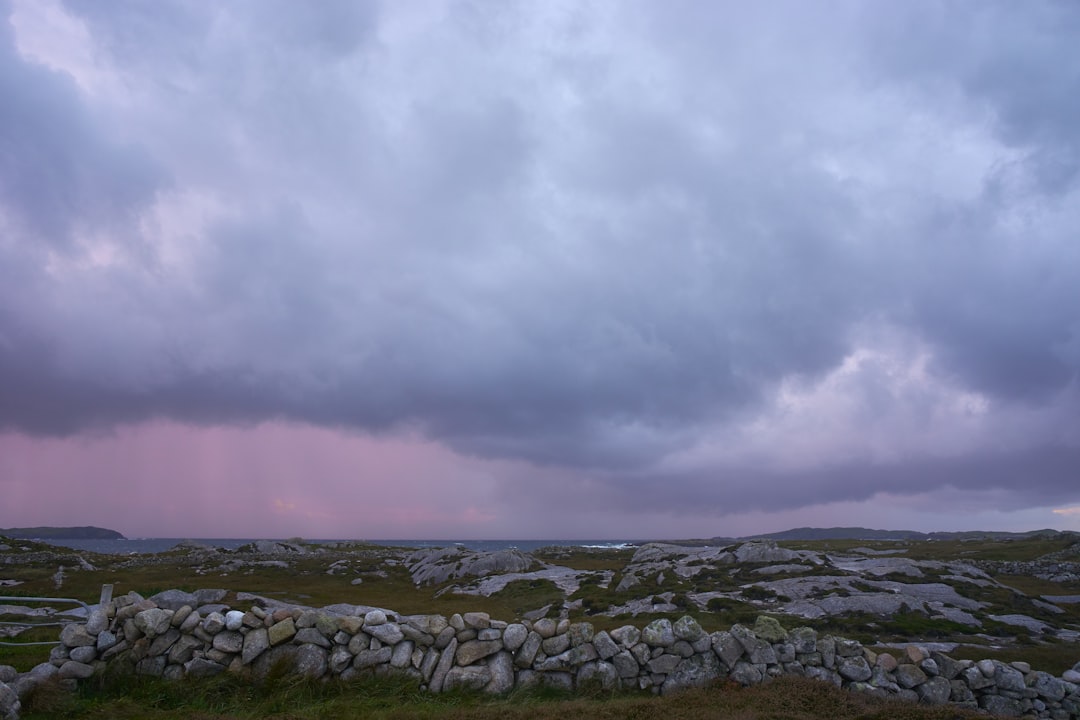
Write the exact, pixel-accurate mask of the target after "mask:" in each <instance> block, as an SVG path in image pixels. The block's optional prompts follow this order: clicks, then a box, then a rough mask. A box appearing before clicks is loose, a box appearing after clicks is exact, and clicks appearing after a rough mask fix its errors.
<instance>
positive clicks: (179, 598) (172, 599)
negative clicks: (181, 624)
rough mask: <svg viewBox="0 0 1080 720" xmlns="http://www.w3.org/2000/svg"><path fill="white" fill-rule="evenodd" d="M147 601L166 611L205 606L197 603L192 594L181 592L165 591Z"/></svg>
mask: <svg viewBox="0 0 1080 720" xmlns="http://www.w3.org/2000/svg"><path fill="white" fill-rule="evenodd" d="M149 600H151V601H152V602H153V603H154V604H155V605H157V606H158V607H159V608H164V609H166V610H179V609H180V608H182V607H184V606H185V605H187V606H189V607H190V606H193V605H203V604H205V603H201V602H199V601H198V600H197V599H196V598H195V595H194V594H193V593H189V592H184V591H183V590H165V591H163V592H159V593H158V594H157V595H151V596H150V598H149ZM215 602H216V601H215Z"/></svg>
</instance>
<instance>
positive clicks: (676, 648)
mask: <svg viewBox="0 0 1080 720" xmlns="http://www.w3.org/2000/svg"><path fill="white" fill-rule="evenodd" d="M667 652H669V653H671V654H672V655H678V656H679V657H684V658H688V657H690V656H691V655H693V654H694V648H693V646H692V645H691V644H690V643H688V642H686V641H685V640H676V641H675V644H674V645H672V646H671V647H669V648H668V649H667Z"/></svg>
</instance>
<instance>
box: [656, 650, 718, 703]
mask: <svg viewBox="0 0 1080 720" xmlns="http://www.w3.org/2000/svg"><path fill="white" fill-rule="evenodd" d="M718 677H720V661H719V660H718V659H717V658H716V655H715V654H714V653H708V654H703V655H694V656H693V657H690V658H686V659H684V660H683V661H681V662H680V663H679V664H678V665H677V666H676V667H675V669H674V670H673V671H672V672H671V674H670V675H668V677H667V679H666V680H664V684H663V685H662V686H661V688H660V692H661V693H663V694H665V695H666V694H668V693H670V692H673V691H676V690H683V689H685V688H688V687H701V686H703V685H707V684H708V683H710V682H712V681H713V680H715V679H716V678H718Z"/></svg>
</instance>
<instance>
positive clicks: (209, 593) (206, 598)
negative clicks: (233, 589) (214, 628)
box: [191, 588, 229, 607]
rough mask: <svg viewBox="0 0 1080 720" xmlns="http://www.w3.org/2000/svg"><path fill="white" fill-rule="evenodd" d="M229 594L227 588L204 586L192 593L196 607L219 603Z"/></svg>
mask: <svg viewBox="0 0 1080 720" xmlns="http://www.w3.org/2000/svg"><path fill="white" fill-rule="evenodd" d="M228 594H229V593H228V591H227V590H223V589H221V588H203V589H201V590H196V591H195V592H193V593H192V596H193V599H194V602H193V603H191V604H192V605H194V606H195V607H199V606H201V605H211V604H213V603H219V602H221V601H222V600H224V599H225V596H226V595H228Z"/></svg>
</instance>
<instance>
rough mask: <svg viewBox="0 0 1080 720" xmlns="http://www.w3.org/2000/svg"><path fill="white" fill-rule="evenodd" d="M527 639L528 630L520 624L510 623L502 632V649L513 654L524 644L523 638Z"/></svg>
mask: <svg viewBox="0 0 1080 720" xmlns="http://www.w3.org/2000/svg"><path fill="white" fill-rule="evenodd" d="M527 637H529V630H528V629H527V628H526V627H525V626H524V625H522V624H521V623H511V624H509V625H507V626H506V629H505V630H503V647H505V648H506V649H507V650H509V651H510V652H514V651H515V650H517V649H518V648H519V647H521V646H522V645H524V644H525V638H527Z"/></svg>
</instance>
